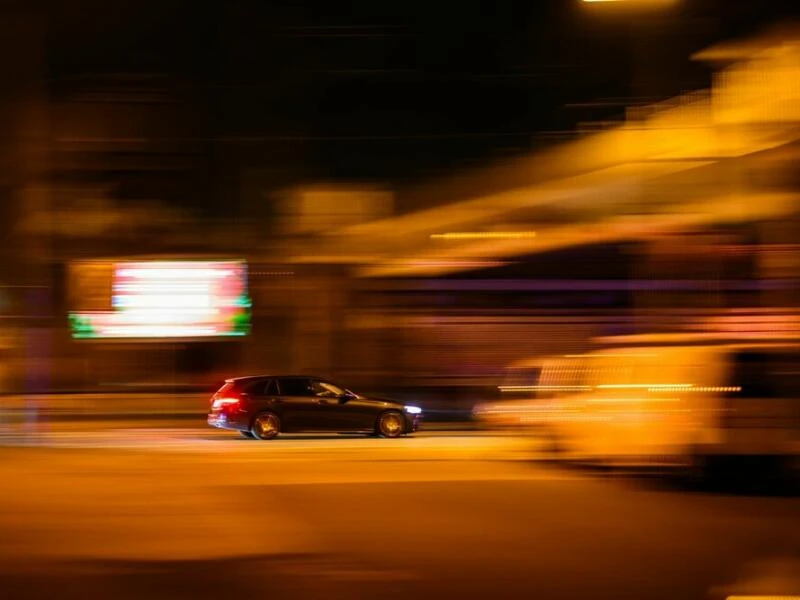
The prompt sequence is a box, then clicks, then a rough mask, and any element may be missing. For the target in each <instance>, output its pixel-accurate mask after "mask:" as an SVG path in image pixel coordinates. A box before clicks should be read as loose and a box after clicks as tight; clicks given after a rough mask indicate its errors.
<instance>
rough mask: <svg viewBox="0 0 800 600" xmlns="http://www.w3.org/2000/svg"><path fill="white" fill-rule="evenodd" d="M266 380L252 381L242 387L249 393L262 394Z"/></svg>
mask: <svg viewBox="0 0 800 600" xmlns="http://www.w3.org/2000/svg"><path fill="white" fill-rule="evenodd" d="M266 383H267V382H266V381H263V380H262V381H251V382H250V383H248V384H246V385H245V386H244V389H242V391H243V392H246V393H248V394H252V395H254V396H261V395H262V394H263V393H264V386H265V385H266Z"/></svg>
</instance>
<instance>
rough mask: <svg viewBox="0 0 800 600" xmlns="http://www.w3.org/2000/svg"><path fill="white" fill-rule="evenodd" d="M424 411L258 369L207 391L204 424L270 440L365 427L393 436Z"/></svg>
mask: <svg viewBox="0 0 800 600" xmlns="http://www.w3.org/2000/svg"><path fill="white" fill-rule="evenodd" d="M421 418H422V411H421V410H420V408H419V407H416V406H408V405H404V404H402V403H399V402H394V401H391V400H383V399H379V398H367V397H364V396H360V395H358V394H355V393H353V392H351V391H350V390H348V389H346V388H344V387H341V386H339V385H337V384H335V383H333V382H331V381H328V380H326V379H322V378H319V377H309V376H300V375H289V376H282V375H260V376H253V377H237V378H235V379H228V380H226V381H225V384H224V385H223V386H222V387H221V388H220V389H219V391H217V392H216V393H215V394H214V395H213V396H212V397H211V410H210V412H209V415H208V424H209V425H211V426H212V427H217V428H219V429H229V430H232V431H238V432H239V433H240V434H241V435H242V436H244V437H247V438H256V439H259V440H269V439H272V438H274V437H275V436H276V435H278V434H279V433H300V432H335V433H365V434H372V435H377V436H380V437H387V438H394V437H399V436H402V435H405V434H408V433H413V432H415V431H417V429H418V428H419V424H420V421H421Z"/></svg>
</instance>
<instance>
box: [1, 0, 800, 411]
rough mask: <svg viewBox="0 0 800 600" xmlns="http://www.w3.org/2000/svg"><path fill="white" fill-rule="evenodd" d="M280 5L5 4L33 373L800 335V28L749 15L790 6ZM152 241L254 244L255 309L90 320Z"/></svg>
mask: <svg viewBox="0 0 800 600" xmlns="http://www.w3.org/2000/svg"><path fill="white" fill-rule="evenodd" d="M251 4H252V6H251ZM255 4H256V3H248V2H233V3H223V2H216V3H215V2H211V3H205V4H203V5H202V7H197V9H196V11H197V12H196V14H193V15H192V17H191V20H189V21H187V24H188V27H186V28H185V29H186V30H185V31H182V32H181V33H180V35H178V34H176V31H177V29H176V27H177V24H179V23H181V20H182V19H183V18H184V15H183V13H182V10H184V8H185V7H182V6H181V3H179V2H169V1H164V2H158V3H152V2H151V3H147V2H144V3H137V4H133V3H130V4H128V3H120V5H119V6H114V7H113V8H110V7H109V6H107V5H106V4H105V3H100V2H95V1H94V0H80V1H79V2H78V3H77V4H75V3H70V4H69V5H66V4H65V5H60V4H59V3H54V4H53V5H52V6H46V5H42V6H40V7H38V8H37V7H36V6H35V4H34V5H23V4H22V3H20V4H19V7H18V8H16V9H14V8H13V7H10V8H9V9H8V10H7V11H6V13H4V15H3V17H2V19H0V27H2V36H0V39H2V40H3V44H4V45H5V50H6V51H5V52H3V58H2V59H0V65H2V66H0V69H2V71H1V72H0V77H2V79H3V81H4V86H3V89H4V92H3V94H2V106H3V110H2V119H3V122H4V123H5V125H4V127H3V130H4V131H5V132H6V135H5V136H4V138H3V141H2V143H0V157H2V158H1V159H0V178H2V189H0V194H2V211H3V212H2V214H3V218H2V220H0V222H2V227H3V233H4V237H5V240H6V243H5V244H4V245H3V270H2V275H1V276H2V288H1V289H0V311H2V317H3V318H2V321H0V323H2V331H1V333H2V336H0V341H1V342H2V364H1V365H0V373H1V374H2V386H3V391H5V392H6V393H11V394H19V393H23V392H27V393H39V392H42V393H44V392H57V391H80V392H88V391H98V390H105V391H108V390H123V389H131V387H133V386H136V387H137V388H138V389H157V388H158V389H162V388H168V389H170V390H179V389H195V388H197V387H201V388H204V387H205V386H213V385H215V384H216V383H217V382H218V381H219V380H220V379H222V378H224V377H227V376H232V375H236V374H239V373H249V372H269V371H274V372H289V371H291V372H310V373H319V374H323V375H326V376H330V377H334V378H339V379H341V380H342V381H344V382H347V383H348V384H350V385H352V386H354V387H359V386H360V388H361V389H365V390H380V391H384V392H393V393H398V394H399V393H403V392H404V391H406V392H408V393H413V394H414V395H416V396H417V397H418V398H422V399H424V400H425V401H427V402H428V404H429V406H430V407H431V408H436V407H440V408H442V409H448V410H464V411H468V409H469V406H470V404H471V403H474V402H475V401H477V400H480V399H483V398H484V396H485V394H487V393H489V392H488V391H487V390H490V389H493V388H494V387H495V386H496V384H497V381H498V378H499V377H500V376H501V373H502V371H503V369H504V368H505V367H506V366H507V365H508V364H510V363H512V362H514V361H518V360H521V359H525V358H530V357H536V356H545V355H553V354H559V353H569V352H582V351H584V350H586V349H588V348H589V347H590V346H591V344H592V340H593V339H594V338H595V337H597V336H604V335H614V334H624V333H635V332H637V333H638V332H648V331H681V330H697V329H698V328H724V327H738V328H739V329H742V328H744V329H750V330H752V331H758V330H759V329H760V330H763V331H773V332H775V331H777V330H783V331H795V332H796V329H797V323H798V314H797V306H798V276H800V259H799V258H798V257H800V253H798V247H797V245H798V243H800V230H799V229H798V223H799V221H798V193H800V181H798V175H797V174H798V170H797V164H798V151H799V146H798V139H799V138H800V130H799V129H798V123H800V33H799V32H798V31H797V30H794V29H792V27H783V28H780V29H768V30H765V32H762V33H761V34H759V35H757V36H752V35H751V36H747V37H737V34H739V33H743V32H744V30H745V28H744V24H745V23H748V24H752V23H758V22H769V20H770V16H771V15H769V14H767V13H768V11H766V9H764V12H763V14H762V13H761V12H758V10H759V9H758V8H757V7H755V8H753V7H751V8H750V9H749V10H750V11H751V12H747V10H745V9H743V8H742V7H741V6H740V5H739V3H730V7H729V8H728V9H727V10H728V12H727V13H725V12H724V10H723V9H722V8H721V7H720V6H716V5H715V6H714V7H713V8H709V7H706V9H705V10H706V13H703V8H702V7H700V8H697V7H689V8H686V7H680V6H678V7H675V6H665V7H660V8H658V9H657V10H654V11H651V12H647V14H640V15H633V16H630V15H629V16H628V17H626V16H625V15H622V14H617V15H608V14H600V13H599V12H598V11H594V10H592V11H588V12H587V11H583V10H582V9H583V8H588V7H576V6H570V7H569V8H566V7H565V6H566V4H568V3H562V5H560V6H558V5H556V3H546V2H545V3H541V6H540V7H539V8H537V9H530V10H528V11H527V12H524V11H523V12H524V14H523V13H520V11H519V10H517V11H516V12H517V13H520V14H510V13H509V14H505V13H503V12H502V11H500V10H499V9H498V10H497V11H496V12H492V11H489V13H486V15H488V16H486V15H485V14H484V13H483V12H481V11H482V9H480V8H479V7H473V6H471V5H470V6H465V7H464V8H463V10H464V13H465V14H463V15H453V14H452V13H451V12H450V11H444V10H443V11H442V12H441V13H436V12H435V11H434V12H432V13H431V14H430V15H429V16H428V17H427V18H426V19H423V20H422V21H421V22H419V23H418V24H416V25H415V26H412V24H411V23H412V22H411V21H410V20H409V18H408V15H405V16H404V15H391V18H390V17H389V16H387V14H381V15H379V16H378V15H374V14H371V13H369V12H367V13H363V14H362V15H363V19H366V21H364V22H361V21H359V23H356V24H353V23H349V24H347V25H344V24H342V25H338V24H337V25H332V24H331V22H332V21H326V22H325V24H324V25H323V24H317V22H311V21H309V20H308V19H307V18H306V17H307V15H304V14H303V12H302V9H299V8H298V9H291V8H287V7H280V6H278V5H275V4H273V5H270V6H269V7H266V6H263V7H262V8H257V7H256V6H255ZM536 4H537V6H538V5H539V3H536ZM751 4H753V3H751ZM78 5H80V6H78ZM734 6H735V8H734ZM591 8H592V9H594V8H599V7H594V6H593V7H591ZM193 10H194V9H193ZM253 11H256V12H258V11H261V12H258V15H259V16H260V18H256V17H254V12H253ZM693 11H694V12H693ZM512 12H514V11H512ZM412 14H413V11H411V10H410V9H409V15H412ZM720 14H723V15H724V16H719V15H720ZM479 16H480V19H479V18H478V17H479ZM379 17H380V19H381V20H378V18H379ZM756 17H757V18H756ZM363 19H361V20H363ZM634 19H635V22H636V24H637V27H632V25H631V21H632V20H634ZM370 20H371V22H370ZM451 20H456V22H457V23H459V24H461V25H462V27H461V29H459V32H460V33H458V34H456V33H449V32H448V24H450V23H451ZM479 20H480V22H481V25H482V26H484V27H488V28H489V29H490V30H492V28H494V29H493V31H494V30H496V31H494V33H492V34H486V33H478V32H477V30H476V31H475V32H474V34H473V35H472V36H470V35H467V38H469V40H471V41H470V43H469V44H467V45H468V46H469V45H471V46H472V47H473V48H474V51H472V52H470V51H468V50H467V49H465V46H464V41H463V36H464V35H466V34H464V31H463V25H464V24H465V23H467V24H469V23H472V24H473V26H474V24H475V23H476V22H478V21H479ZM515 20H517V21H518V28H517V29H514V28H513V27H512V26H511V25H510V24H509V23H508V22H507V21H515ZM759 20H760V21H759ZM123 22H124V23H125V24H126V25H125V27H121V26H120V27H117V26H118V25H119V24H121V23H123ZM398 23H399V24H398ZM545 23H549V24H550V25H548V26H545V25H543V24H545ZM554 23H555V25H553V24H554ZM509 28H510V29H509ZM571 29H573V30H571ZM524 30H526V31H524ZM500 31H514V34H513V35H512V34H509V35H507V36H505V37H504V36H499V35H495V34H496V33H497V32H500ZM621 31H624V32H626V35H623V36H620V35H619V34H620V32H621ZM532 32H533V33H532ZM459 36H460V37H459ZM482 36H484V37H482ZM720 38H731V39H732V40H734V41H725V42H723V43H714V44H711V42H712V41H715V40H717V39H720ZM459 40H460V41H459ZM498 40H502V41H498ZM100 48H102V49H103V51H98V49H100ZM591 54H594V55H595V58H594V59H592V60H594V61H595V63H592V62H591V61H590V60H589V59H588V58H586V56H587V55H591ZM631 57H633V58H631ZM437 61H444V62H437ZM687 90H691V91H687ZM434 115H436V116H434ZM503 128H505V129H503ZM542 131H546V132H549V133H547V134H542V133H539V132H542ZM134 259H135V260H156V259H159V260H194V259H241V260H246V261H247V263H248V266H249V271H248V273H249V277H248V286H249V294H250V298H251V301H252V321H251V325H252V328H251V330H250V333H249V335H246V336H243V337H234V338H227V337H219V338H213V339H211V338H209V339H206V338H191V337H186V338H171V337H170V338H167V337H162V338H159V337H151V338H147V339H113V340H104V339H90V340H84V339H81V340H79V339H74V337H73V336H72V335H71V333H72V332H71V330H70V327H69V320H68V314H69V313H70V311H98V310H109V309H110V308H111V298H112V293H111V290H112V271H111V269H110V268H105V267H103V265H104V264H105V265H109V264H112V263H114V262H124V261H128V260H134ZM85 261H91V265H94V266H95V268H94V270H92V269H87V268H80V265H85V264H87V263H86V262H85Z"/></svg>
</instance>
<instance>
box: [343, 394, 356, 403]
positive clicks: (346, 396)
mask: <svg viewBox="0 0 800 600" xmlns="http://www.w3.org/2000/svg"><path fill="white" fill-rule="evenodd" d="M355 397H356V395H355V394H351V393H350V392H345V393H344V394H342V395H341V396H339V402H341V403H342V404H344V403H345V402H350V400H353V399H354V398H355Z"/></svg>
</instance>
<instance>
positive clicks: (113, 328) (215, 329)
mask: <svg viewBox="0 0 800 600" xmlns="http://www.w3.org/2000/svg"><path fill="white" fill-rule="evenodd" d="M111 305H112V308H113V310H111V311H91V312H89V311H86V312H73V313H70V325H71V329H72V336H73V337H74V338H80V339H92V338H175V337H179V338H194V337H219V336H243V335H247V334H248V333H249V332H250V298H249V296H248V293H247V265H246V264H245V263H244V262H242V261H172V262H169V261H150V262H124V263H117V264H115V265H114V283H113V288H112V297H111Z"/></svg>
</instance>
